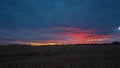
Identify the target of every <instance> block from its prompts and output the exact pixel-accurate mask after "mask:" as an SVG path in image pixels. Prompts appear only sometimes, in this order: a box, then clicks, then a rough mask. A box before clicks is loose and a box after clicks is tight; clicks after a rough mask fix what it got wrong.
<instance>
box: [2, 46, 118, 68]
mask: <svg viewBox="0 0 120 68" xmlns="http://www.w3.org/2000/svg"><path fill="white" fill-rule="evenodd" d="M0 68H120V46H119V45H76V46H75V45H74V46H39V47H32V46H0Z"/></svg>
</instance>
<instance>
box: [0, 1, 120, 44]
mask: <svg viewBox="0 0 120 68" xmlns="http://www.w3.org/2000/svg"><path fill="white" fill-rule="evenodd" d="M119 27H120V0H0V44H11V43H18V44H19V43H24V44H86V43H110V42H113V41H120V29H119Z"/></svg>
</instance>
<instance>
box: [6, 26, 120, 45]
mask: <svg viewBox="0 0 120 68" xmlns="http://www.w3.org/2000/svg"><path fill="white" fill-rule="evenodd" d="M32 31H33V33H34V34H35V36H34V34H33V35H32V38H30V39H29V38H28V39H26V40H16V41H17V42H20V43H29V44H33V43H38V44H91V43H108V42H113V41H116V40H120V35H115V34H107V35H102V34H98V32H97V31H95V30H85V29H81V28H76V27H49V28H44V29H43V28H42V29H32ZM25 32H26V30H25ZM27 32H29V33H30V32H31V31H30V30H27ZM30 37H31V36H30ZM39 37H40V38H39ZM41 37H42V38H44V37H45V38H46V39H41ZM36 38H38V39H36ZM8 41H11V42H15V41H12V40H8Z"/></svg>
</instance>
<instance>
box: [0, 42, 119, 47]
mask: <svg viewBox="0 0 120 68" xmlns="http://www.w3.org/2000/svg"><path fill="white" fill-rule="evenodd" d="M4 45H6V46H31V45H30V44H3V45H1V46H4ZM63 45H69V46H73V45H120V42H116V41H115V42H112V43H102V44H96V43H95V44H63ZM48 46H49V45H48ZM56 46H58V45H56Z"/></svg>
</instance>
